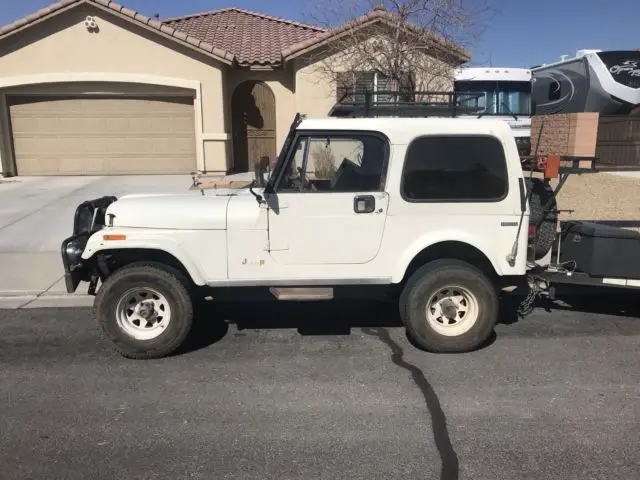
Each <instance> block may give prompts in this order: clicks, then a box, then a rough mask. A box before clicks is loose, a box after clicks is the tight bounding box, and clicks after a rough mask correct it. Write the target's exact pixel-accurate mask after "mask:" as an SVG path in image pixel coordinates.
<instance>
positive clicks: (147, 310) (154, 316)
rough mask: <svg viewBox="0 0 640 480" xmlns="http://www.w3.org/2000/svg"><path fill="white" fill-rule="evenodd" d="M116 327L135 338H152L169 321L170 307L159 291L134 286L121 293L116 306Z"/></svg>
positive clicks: (164, 327)
mask: <svg viewBox="0 0 640 480" xmlns="http://www.w3.org/2000/svg"><path fill="white" fill-rule="evenodd" d="M116 321H117V323H118V327H120V329H122V331H123V332H125V333H126V334H127V335H129V336H131V337H133V338H135V339H136V340H152V339H154V338H156V337H158V336H159V335H161V334H162V332H164V330H165V329H166V328H167V326H168V325H169V322H170V321H171V307H170V306H169V302H168V301H167V299H166V298H165V296H164V295H162V294H161V293H160V292H158V291H156V290H153V289H151V288H142V287H140V288H134V289H132V290H128V291H127V292H125V293H124V294H123V295H122V298H121V299H120V301H119V302H118V305H117V307H116Z"/></svg>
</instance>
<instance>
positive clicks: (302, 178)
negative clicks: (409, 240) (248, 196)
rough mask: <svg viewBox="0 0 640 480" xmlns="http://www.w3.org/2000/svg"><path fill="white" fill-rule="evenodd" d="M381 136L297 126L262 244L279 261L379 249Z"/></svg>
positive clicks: (278, 174) (348, 256)
mask: <svg viewBox="0 0 640 480" xmlns="http://www.w3.org/2000/svg"><path fill="white" fill-rule="evenodd" d="M388 160H389V143H388V141H387V139H386V138H385V137H384V136H382V135H380V134H378V133H369V132H342V131H340V132H331V131H329V132H310V131H300V132H298V133H297V135H296V138H295V139H294V141H293V142H292V144H291V147H290V148H289V152H288V153H287V156H286V157H285V160H284V162H283V163H282V164H281V165H280V168H279V170H278V171H275V172H274V178H273V179H272V181H273V184H272V186H271V187H272V188H271V191H270V193H267V194H266V200H267V203H268V205H269V227H268V229H269V252H270V255H271V256H272V258H273V259H274V260H275V261H276V262H278V263H281V264H288V265H312V264H315V265H320V264H362V263H367V262H370V261H371V260H373V259H374V258H375V257H376V255H377V254H378V251H379V249H380V244H381V242H382V235H383V232H384V227H385V220H386V215H387V207H388V204H389V198H388V195H387V193H386V192H385V191H384V190H385V180H386V173H387V166H388Z"/></svg>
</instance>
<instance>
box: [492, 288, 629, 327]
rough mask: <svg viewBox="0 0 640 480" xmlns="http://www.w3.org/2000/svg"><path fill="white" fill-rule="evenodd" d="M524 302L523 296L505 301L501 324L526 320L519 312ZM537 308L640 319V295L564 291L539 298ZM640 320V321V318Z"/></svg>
mask: <svg viewBox="0 0 640 480" xmlns="http://www.w3.org/2000/svg"><path fill="white" fill-rule="evenodd" d="M523 299H524V297H523V296H520V295H509V296H506V297H504V298H503V299H501V302H500V316H499V319H498V323H501V324H505V325H512V324H514V323H516V322H519V321H523V320H524V321H526V317H524V318H523V317H522V316H521V315H520V314H519V312H518V307H519V306H520V303H521V302H522V300H523ZM533 307H534V308H535V309H536V310H537V311H545V312H548V313H553V312H554V311H558V312H560V311H562V312H580V313H595V314H600V315H608V316H621V317H640V300H639V299H638V292H629V291H619V290H612V289H606V288H603V289H593V288H592V289H590V290H588V291H587V290H585V291H582V290H578V289H574V291H570V292H563V291H561V292H560V293H558V294H557V295H556V298H555V299H554V300H550V299H549V298H545V297H542V298H538V299H537V300H536V301H535V302H534V303H533ZM639 321H640V319H639Z"/></svg>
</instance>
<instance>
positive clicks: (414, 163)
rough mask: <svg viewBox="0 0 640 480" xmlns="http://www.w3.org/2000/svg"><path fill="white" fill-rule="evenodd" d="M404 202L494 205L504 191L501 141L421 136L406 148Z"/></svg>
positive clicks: (505, 163) (485, 137)
mask: <svg viewBox="0 0 640 480" xmlns="http://www.w3.org/2000/svg"><path fill="white" fill-rule="evenodd" d="M400 188H401V193H402V197H403V198H404V199H405V200H406V201H408V202H474V201H475V202H498V201H500V200H502V199H504V197H506V195H507V192H508V175H507V162H506V159H505V154H504V150H503V148H502V144H501V142H500V141H499V140H498V139H497V138H494V137H490V136H465V135H451V136H425V137H420V138H417V139H415V140H414V141H413V142H412V143H411V144H410V145H409V148H408V149H407V154H406V157H405V164H404V167H403V172H402V183H401V187H400Z"/></svg>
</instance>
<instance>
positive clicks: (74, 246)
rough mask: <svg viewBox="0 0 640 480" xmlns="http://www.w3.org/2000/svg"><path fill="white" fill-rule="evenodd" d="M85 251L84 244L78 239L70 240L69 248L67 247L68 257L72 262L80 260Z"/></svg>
mask: <svg viewBox="0 0 640 480" xmlns="http://www.w3.org/2000/svg"><path fill="white" fill-rule="evenodd" d="M83 251H84V245H83V244H82V243H80V242H79V241H77V240H76V241H73V242H69V243H68V244H67V248H66V253H67V258H69V261H70V262H72V263H75V262H77V261H78V260H80V256H81V255H82V252H83Z"/></svg>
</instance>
